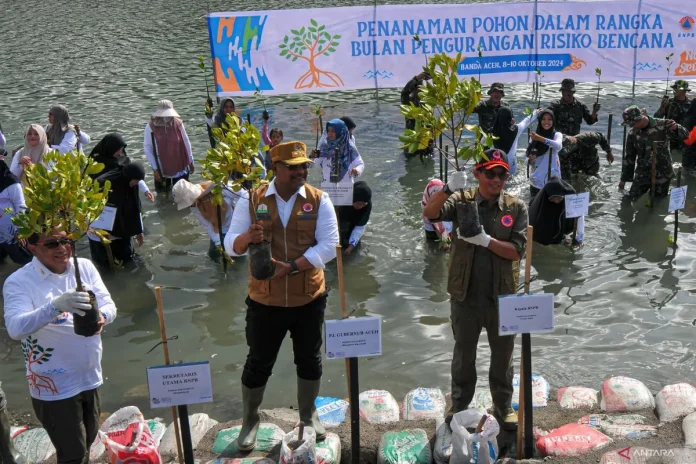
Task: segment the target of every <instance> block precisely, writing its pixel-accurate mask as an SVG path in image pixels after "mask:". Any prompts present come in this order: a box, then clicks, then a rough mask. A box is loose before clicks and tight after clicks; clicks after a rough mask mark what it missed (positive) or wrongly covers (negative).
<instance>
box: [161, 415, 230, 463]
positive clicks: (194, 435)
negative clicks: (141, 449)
mask: <svg viewBox="0 0 696 464" xmlns="http://www.w3.org/2000/svg"><path fill="white" fill-rule="evenodd" d="M179 422H181V421H179ZM217 423H218V422H217V421H216V420H215V419H211V418H210V417H208V415H207V414H204V413H196V414H194V415H192V416H189V425H190V426H191V442H192V443H193V449H194V450H195V449H196V447H197V446H198V442H200V441H201V438H203V436H204V435H205V434H206V433H207V432H208V430H210V429H212V428H213V427H214V426H216V425H217ZM159 453H160V455H161V456H162V457H163V458H164V457H173V456H176V436H175V435H174V422H172V423H171V424H169V427H167V430H166V431H165V432H164V436H163V437H162V441H161V442H160V445H159Z"/></svg>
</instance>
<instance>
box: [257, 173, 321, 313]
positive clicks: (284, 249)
mask: <svg viewBox="0 0 696 464" xmlns="http://www.w3.org/2000/svg"><path fill="white" fill-rule="evenodd" d="M304 188H305V195H306V196H307V197H306V198H302V196H301V195H300V194H297V197H296V198H295V204H294V206H293V207H292V213H290V218H289V219H288V223H287V226H286V227H283V223H282V222H281V220H280V215H279V214H278V205H277V203H276V198H275V195H270V196H266V191H267V190H268V186H267V185H264V186H262V187H259V188H258V189H256V190H255V191H254V192H252V198H253V203H252V204H253V205H255V208H256V218H257V219H258V220H260V221H263V239H264V240H266V241H268V242H270V243H271V255H272V256H273V259H275V260H276V261H282V262H284V263H287V262H289V261H292V260H295V259H298V258H300V257H301V256H302V255H303V254H304V253H305V251H307V250H308V249H309V248H310V247H312V246H314V245H316V243H317V242H316V239H315V238H314V232H315V230H316V228H317V219H318V218H319V204H320V203H321V195H322V192H321V190H319V189H316V188H314V187H312V186H311V185H308V184H305V186H304ZM249 214H250V215H251V211H250V213H249ZM252 220H253V216H252ZM325 289H326V287H325V282H324V271H323V269H316V268H311V269H307V270H306V271H302V272H300V273H299V274H296V275H288V276H285V277H283V278H281V279H273V280H271V279H268V280H256V279H254V278H253V277H252V276H251V275H249V296H250V297H251V299H252V300H254V301H256V302H258V303H261V304H264V305H266V306H283V307H291V308H294V307H297V306H303V305H306V304H307V303H310V302H311V301H313V300H315V299H316V298H318V297H319V296H320V295H322V294H323V293H324V291H325Z"/></svg>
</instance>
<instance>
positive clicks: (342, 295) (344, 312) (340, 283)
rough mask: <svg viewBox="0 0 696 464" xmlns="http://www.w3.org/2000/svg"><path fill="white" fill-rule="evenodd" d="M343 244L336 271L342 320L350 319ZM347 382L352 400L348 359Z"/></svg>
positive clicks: (338, 248)
mask: <svg viewBox="0 0 696 464" xmlns="http://www.w3.org/2000/svg"><path fill="white" fill-rule="evenodd" d="M342 249H343V247H341V244H340V243H339V244H338V245H336V269H337V270H338V294H339V296H340V298H341V319H345V318H346V317H348V306H347V304H346V287H345V286H344V285H343V253H342V252H341V250H342ZM345 361H346V381H347V386H348V398H350V359H349V358H346V359H345Z"/></svg>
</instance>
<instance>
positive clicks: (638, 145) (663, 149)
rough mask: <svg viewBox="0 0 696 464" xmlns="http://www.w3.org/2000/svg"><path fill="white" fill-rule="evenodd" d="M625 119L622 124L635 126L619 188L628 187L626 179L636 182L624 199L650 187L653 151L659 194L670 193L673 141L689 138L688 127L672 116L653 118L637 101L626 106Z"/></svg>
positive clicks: (627, 144)
mask: <svg viewBox="0 0 696 464" xmlns="http://www.w3.org/2000/svg"><path fill="white" fill-rule="evenodd" d="M623 120H624V122H623V123H622V125H624V126H629V127H630V128H631V130H629V131H628V137H627V138H626V153H624V156H623V163H622V164H621V182H619V190H621V191H623V190H624V186H625V185H626V182H631V183H632V184H631V190H630V191H629V192H628V194H626V195H624V199H626V200H631V201H634V200H637V199H638V198H640V197H641V196H643V195H644V194H645V193H646V192H648V191H649V190H650V184H651V178H652V156H653V151H654V152H655V154H656V163H655V166H656V167H655V196H656V197H663V196H667V194H668V193H669V181H670V179H672V177H674V169H673V168H672V154H671V152H670V148H669V141H671V140H679V139H681V140H684V139H686V138H687V137H688V134H687V132H686V129H685V128H684V127H682V126H680V125H679V124H677V123H676V122H674V121H672V120H671V119H655V118H651V117H650V116H648V115H647V111H646V110H645V108H642V109H641V108H638V107H637V106H635V105H632V106H629V107H628V108H626V109H625V110H624V112H623Z"/></svg>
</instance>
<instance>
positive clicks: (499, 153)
mask: <svg viewBox="0 0 696 464" xmlns="http://www.w3.org/2000/svg"><path fill="white" fill-rule="evenodd" d="M483 153H484V155H486V157H487V158H488V161H486V160H485V159H484V160H481V162H480V163H478V164H477V165H476V169H481V168H486V169H493V168H494V167H496V166H500V167H501V168H505V170H506V171H510V166H509V165H508V163H507V155H506V154H505V152H504V151H503V150H498V149H497V148H489V149H488V150H486V151H485V152H483Z"/></svg>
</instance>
